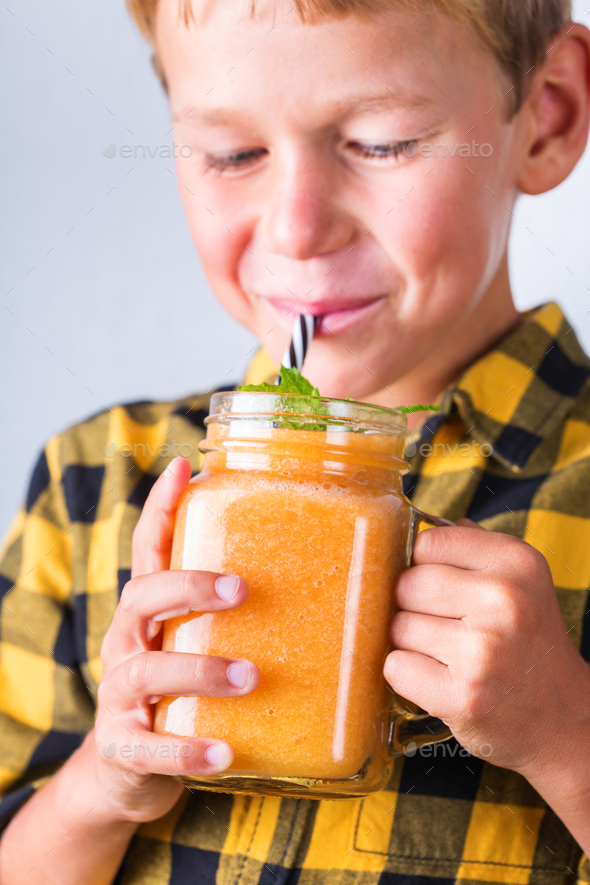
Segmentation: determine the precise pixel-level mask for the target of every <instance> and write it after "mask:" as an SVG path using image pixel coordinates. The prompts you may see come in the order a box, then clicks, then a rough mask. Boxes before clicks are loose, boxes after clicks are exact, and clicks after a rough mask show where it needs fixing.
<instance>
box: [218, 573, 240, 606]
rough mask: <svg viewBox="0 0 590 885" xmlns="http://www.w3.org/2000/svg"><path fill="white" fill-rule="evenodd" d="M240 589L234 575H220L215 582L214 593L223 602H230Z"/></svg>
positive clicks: (237, 579) (238, 580) (238, 581)
mask: <svg viewBox="0 0 590 885" xmlns="http://www.w3.org/2000/svg"><path fill="white" fill-rule="evenodd" d="M239 589H240V579H239V578H238V577H237V576H236V575H222V576H221V577H220V578H217V580H216V581H215V592H216V593H217V595H218V596H219V598H220V599H223V601H224V602H231V600H232V599H233V598H234V596H235V595H236V593H237V592H238V590H239Z"/></svg>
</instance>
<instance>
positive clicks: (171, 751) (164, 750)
mask: <svg viewBox="0 0 590 885" xmlns="http://www.w3.org/2000/svg"><path fill="white" fill-rule="evenodd" d="M102 752H103V753H104V755H105V756H106V757H107V759H113V758H114V757H115V756H117V755H118V756H120V757H121V758H122V759H147V758H148V757H150V758H151V759H155V758H156V756H158V757H159V758H160V759H178V757H179V756H182V757H183V758H184V759H188V758H189V756H192V755H193V748H192V747H191V745H190V744H177V743H176V741H172V743H170V744H154V745H153V746H151V747H150V746H147V747H146V745H145V744H134V745H133V746H131V744H122V745H120V746H117V744H115V743H114V742H113V743H112V744H108V745H107V746H106V747H105V748H104V749H103V751H102Z"/></svg>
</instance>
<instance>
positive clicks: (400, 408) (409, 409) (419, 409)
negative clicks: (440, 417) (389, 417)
mask: <svg viewBox="0 0 590 885" xmlns="http://www.w3.org/2000/svg"><path fill="white" fill-rule="evenodd" d="M397 411H398V412H403V413H404V415H413V414H414V412H440V406H433V405H429V406H398V407H397Z"/></svg>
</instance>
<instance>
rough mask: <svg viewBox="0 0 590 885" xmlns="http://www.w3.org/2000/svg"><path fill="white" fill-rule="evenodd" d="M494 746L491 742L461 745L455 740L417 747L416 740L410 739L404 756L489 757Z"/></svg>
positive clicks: (429, 757) (428, 757) (426, 757)
mask: <svg viewBox="0 0 590 885" xmlns="http://www.w3.org/2000/svg"><path fill="white" fill-rule="evenodd" d="M493 752H494V748H493V747H492V745H491V744H467V747H462V746H461V744H458V743H457V742H456V741H452V742H449V741H443V742H442V743H439V744H427V745H426V746H425V747H418V745H417V744H416V741H411V742H410V743H409V744H408V745H407V746H405V747H404V756H410V757H412V756H416V755H417V754H418V755H420V756H424V758H425V759H431V758H432V757H433V756H434V757H435V758H436V757H437V756H442V757H445V756H451V757H454V756H463V757H464V758H465V757H466V756H479V757H483V758H484V759H489V758H490V756H491V755H492V754H493Z"/></svg>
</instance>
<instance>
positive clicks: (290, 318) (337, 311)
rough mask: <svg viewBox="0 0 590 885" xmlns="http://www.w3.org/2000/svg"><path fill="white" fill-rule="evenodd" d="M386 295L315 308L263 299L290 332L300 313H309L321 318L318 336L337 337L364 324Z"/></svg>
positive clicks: (321, 305)
mask: <svg viewBox="0 0 590 885" xmlns="http://www.w3.org/2000/svg"><path fill="white" fill-rule="evenodd" d="M385 297H386V296H385V295H378V296H376V297H375V298H371V299H370V300H365V301H359V302H357V303H356V304H350V305H346V306H344V305H342V304H338V303H336V302H329V301H325V302H323V303H318V304H314V305H313V307H310V306H309V305H303V304H293V303H292V302H287V301H283V300H279V299H276V300H275V299H271V298H262V299H261V300H262V301H264V302H265V303H266V304H267V305H268V307H269V308H270V310H271V311H272V312H273V314H274V315H275V316H276V318H277V320H278V321H279V322H280V324H281V326H283V328H284V329H287V330H288V331H289V332H290V331H291V328H292V326H293V322H294V320H295V317H296V316H297V314H299V313H309V314H311V315H312V316H317V317H320V318H321V319H320V321H319V323H318V325H317V328H316V336H319V335H336V334H338V333H339V332H342V331H344V330H346V329H348V328H350V327H351V326H354V325H356V323H359V322H362V321H364V320H365V318H367V317H368V316H369V315H370V313H371V312H372V311H375V310H377V309H378V308H379V306H380V305H381V303H382V302H383V301H384V300H385Z"/></svg>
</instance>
